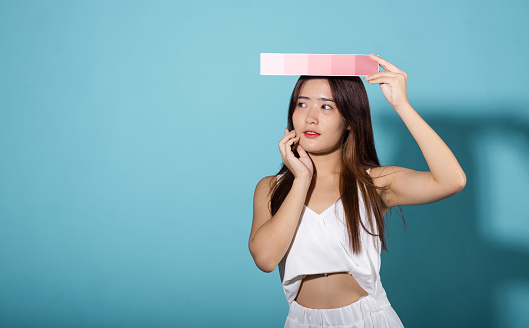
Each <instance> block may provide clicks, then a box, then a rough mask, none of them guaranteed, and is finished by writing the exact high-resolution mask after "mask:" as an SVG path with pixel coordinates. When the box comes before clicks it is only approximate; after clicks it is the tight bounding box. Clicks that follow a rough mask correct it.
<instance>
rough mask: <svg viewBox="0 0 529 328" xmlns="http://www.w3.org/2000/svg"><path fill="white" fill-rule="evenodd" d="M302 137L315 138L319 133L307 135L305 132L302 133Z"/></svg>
mask: <svg viewBox="0 0 529 328" xmlns="http://www.w3.org/2000/svg"><path fill="white" fill-rule="evenodd" d="M303 135H304V136H305V137H307V138H316V137H318V136H319V135H320V134H319V133H307V132H303Z"/></svg>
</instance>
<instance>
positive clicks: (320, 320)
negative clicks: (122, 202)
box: [248, 54, 466, 328]
mask: <svg viewBox="0 0 529 328" xmlns="http://www.w3.org/2000/svg"><path fill="white" fill-rule="evenodd" d="M370 56H371V58H372V59H373V60H376V61H377V62H378V63H379V64H380V66H382V67H383V68H384V69H385V70H384V71H381V72H378V73H375V74H372V75H369V76H367V77H366V78H365V80H366V81H368V82H369V83H371V84H380V87H381V89H382V92H383V94H384V96H385V97H386V99H387V100H388V102H389V103H390V104H391V106H392V107H393V108H394V109H395V111H396V112H397V114H398V115H399V116H400V118H401V119H402V120H403V121H404V123H405V125H406V126H407V128H408V129H409V131H410V132H411V134H412V135H413V137H414V138H415V140H416V141H417V144H418V145H419V147H420V149H421V151H422V153H423V155H424V158H425V159H426V162H427V163H428V167H429V168H430V171H426V172H422V171H415V170H412V169H408V168H403V167H397V166H380V163H379V160H378V156H377V152H376V149H375V144H374V138H373V130H372V125H371V113H370V109H369V102H368V99H367V94H366V91H365V88H364V84H363V82H362V80H361V79H360V78H359V77H358V76H329V77H324V76H301V77H300V78H299V80H298V82H297V83H296V86H295V87H294V91H293V93H292V97H291V100H290V108H289V113H288V129H285V134H284V136H283V138H282V139H281V140H280V141H279V150H280V152H281V156H282V158H283V167H282V168H281V170H280V171H279V173H278V174H277V175H275V176H268V177H265V178H263V179H261V180H260V181H259V183H258V184H257V186H256V188H255V194H254V212H253V223H252V229H251V232H250V239H249V242H248V247H249V249H250V253H251V255H252V257H253V259H254V261H255V264H256V265H257V266H258V267H259V269H261V270H262V271H265V272H272V271H273V270H274V269H275V267H276V266H279V273H280V277H281V282H282V284H283V289H284V292H285V295H286V297H287V301H288V303H289V307H290V309H289V314H288V317H287V319H286V322H285V327H356V328H358V327H403V324H402V322H401V321H400V319H399V317H398V315H397V313H396V312H395V311H394V309H393V308H392V307H391V304H390V302H389V300H388V298H387V296H386V293H385V291H384V288H383V287H382V284H381V282H380V275H379V272H380V251H381V249H383V250H386V251H387V248H386V242H385V237H384V235H385V231H386V229H385V224H384V217H385V214H386V212H387V211H388V210H389V209H391V208H392V207H394V206H400V205H412V204H428V203H433V202H436V201H439V200H442V199H444V198H447V197H449V196H451V195H454V194H456V193H457V192H459V191H461V190H462V189H463V188H464V186H465V184H466V176H465V173H464V172H463V169H462V168H461V166H460V165H459V163H458V161H457V159H456V158H455V157H454V155H453V154H452V152H451V151H450V149H449V148H448V147H447V145H446V144H445V143H444V142H443V140H441V138H440V137H439V136H438V135H437V134H436V133H435V131H434V130H432V128H430V126H429V125H428V124H427V123H426V122H425V121H424V120H423V119H422V118H421V117H420V116H419V114H418V113H417V112H416V111H415V110H414V109H413V108H412V107H411V106H410V104H409V102H408V100H407V96H406V79H407V75H406V73H405V72H403V71H402V70H400V69H399V68H397V67H396V66H395V65H393V64H391V63H389V62H388V61H386V60H384V59H382V58H380V57H378V56H376V55H374V54H370ZM403 219H404V218H403ZM404 223H405V222H404ZM379 232H380V233H379Z"/></svg>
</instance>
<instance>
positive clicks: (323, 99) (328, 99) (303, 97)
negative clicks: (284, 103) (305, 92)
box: [298, 96, 334, 102]
mask: <svg viewBox="0 0 529 328" xmlns="http://www.w3.org/2000/svg"><path fill="white" fill-rule="evenodd" d="M298 99H307V100H310V98H309V97H305V96H299V97H298ZM318 100H321V101H331V102H334V100H332V99H330V98H322V97H320V98H318Z"/></svg>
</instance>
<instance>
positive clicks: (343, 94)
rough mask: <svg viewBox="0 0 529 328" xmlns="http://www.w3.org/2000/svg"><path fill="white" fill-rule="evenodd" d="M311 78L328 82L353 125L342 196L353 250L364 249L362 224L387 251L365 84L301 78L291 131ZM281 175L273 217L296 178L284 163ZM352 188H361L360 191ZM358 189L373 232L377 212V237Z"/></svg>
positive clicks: (344, 157) (351, 79) (344, 156)
mask: <svg viewBox="0 0 529 328" xmlns="http://www.w3.org/2000/svg"><path fill="white" fill-rule="evenodd" d="M311 79H325V80H327V81H328V82H329V86H330V88H331V92H332V95H333V98H334V101H335V103H336V107H337V109H338V111H339V112H340V114H341V115H342V117H343V118H344V119H345V126H346V127H347V126H351V130H346V131H345V135H344V138H343V141H342V161H341V173H340V194H341V200H342V205H343V208H344V212H345V218H346V222H347V231H348V234H349V241H350V245H351V247H352V251H353V252H354V253H355V254H359V253H360V252H361V249H362V245H361V242H360V228H359V225H362V227H363V228H364V230H365V231H366V232H367V233H369V234H370V235H372V236H378V238H379V239H380V243H381V245H382V249H383V250H385V251H387V247H386V239H385V232H386V225H385V223H384V217H382V212H381V203H380V202H381V199H380V197H379V195H378V193H377V190H376V189H387V188H388V187H387V186H386V187H385V188H383V187H377V186H375V184H374V183H373V180H372V178H371V177H370V176H369V174H368V173H367V172H366V171H365V170H367V169H368V168H372V167H378V166H380V163H379V160H378V156H377V151H376V149H375V141H374V138H373V127H372V125H371V111H370V109H369V100H368V98H367V93H366V90H365V87H364V84H363V82H362V80H361V79H360V77H358V76H305V75H302V76H300V78H299V79H298V81H297V83H296V85H295V86H294V90H293V92H292V96H291V98H290V106H289V109H288V130H289V131H290V130H293V129H294V124H293V122H292V114H293V113H294V110H295V109H296V106H297V103H298V97H299V94H300V92H301V89H302V87H303V85H304V84H305V82H306V81H308V80H311ZM294 154H295V155H296V157H299V154H298V153H297V151H296V150H295V149H294ZM283 173H284V174H283ZM280 174H283V176H282V177H281V178H280V179H279V181H278V183H277V184H275V183H274V184H273V186H272V187H271V190H270V192H272V197H271V200H270V203H271V204H270V209H271V212H272V215H275V214H276V213H277V211H278V210H279V208H280V206H281V204H282V203H283V201H284V199H285V198H286V196H287V195H288V193H289V191H290V189H291V188H292V183H293V182H294V175H293V174H292V172H290V170H289V169H288V167H287V166H286V165H285V164H284V163H283V165H282V167H281V169H280V170H279V172H278V173H277V175H276V176H275V177H276V179H277V176H278V175H280ZM353 186H358V187H359V188H355V187H353ZM358 189H360V191H361V194H362V198H363V199H364V200H367V201H364V204H365V213H366V214H367V219H368V222H369V225H370V230H371V231H373V218H372V215H371V214H372V213H374V214H375V219H374V220H375V223H376V225H377V231H378V232H379V233H378V234H373V233H372V232H371V231H369V230H368V229H367V228H366V227H365V225H364V223H363V222H362V220H361V217H360V205H359V204H360V202H359V195H358ZM399 209H400V212H401V215H402V219H403V221H404V225H405V227H406V220H405V219H404V215H403V213H402V209H401V208H400V206H399ZM386 214H387V213H386ZM381 232H382V233H381ZM373 241H375V238H373ZM375 246H376V244H375Z"/></svg>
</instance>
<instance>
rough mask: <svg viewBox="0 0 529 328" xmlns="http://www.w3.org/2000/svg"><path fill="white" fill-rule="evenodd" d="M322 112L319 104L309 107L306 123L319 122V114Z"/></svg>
mask: <svg viewBox="0 0 529 328" xmlns="http://www.w3.org/2000/svg"><path fill="white" fill-rule="evenodd" d="M319 113H320V111H319V108H318V105H316V104H314V105H312V106H310V107H309V109H308V110H307V117H306V118H305V123H307V124H311V123H314V124H317V123H318V114H319Z"/></svg>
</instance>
